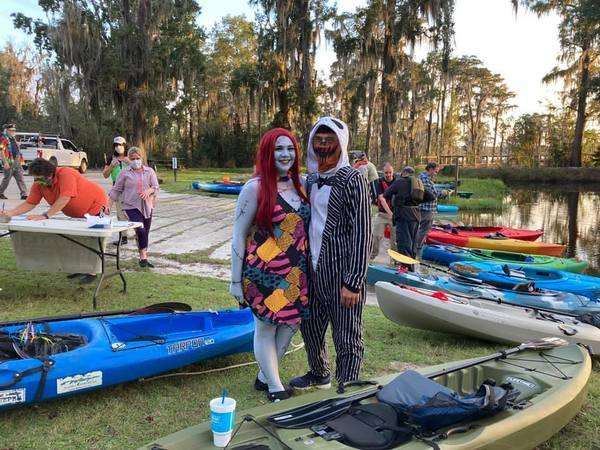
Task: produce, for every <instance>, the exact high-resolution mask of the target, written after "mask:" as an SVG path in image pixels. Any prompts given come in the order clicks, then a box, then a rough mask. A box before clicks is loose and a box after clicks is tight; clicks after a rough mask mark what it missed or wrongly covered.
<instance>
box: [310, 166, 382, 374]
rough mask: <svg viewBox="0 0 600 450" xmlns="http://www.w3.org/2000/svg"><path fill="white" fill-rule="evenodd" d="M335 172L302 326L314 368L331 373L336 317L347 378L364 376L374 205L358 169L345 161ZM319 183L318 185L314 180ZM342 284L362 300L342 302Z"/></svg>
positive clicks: (339, 364) (339, 369)
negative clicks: (364, 319) (330, 336)
mask: <svg viewBox="0 0 600 450" xmlns="http://www.w3.org/2000/svg"><path fill="white" fill-rule="evenodd" d="M334 177H335V180H334V181H333V186H332V188H331V194H330V197H329V202H328V205H327V220H326V222H325V228H324V230H323V238H322V239H323V240H322V244H321V250H320V254H319V257H318V261H317V265H316V268H313V267H312V264H309V265H310V277H309V287H310V319H308V320H305V321H303V322H302V325H301V331H302V336H303V338H304V342H305V344H306V352H307V354H308V363H309V366H310V370H311V372H313V373H314V374H315V375H317V376H320V377H323V376H327V375H329V374H330V369H329V361H328V356H327V347H326V344H325V332H326V330H327V326H328V325H329V323H331V325H332V334H333V341H334V344H335V349H336V353H337V359H336V374H335V377H336V379H337V381H338V383H341V382H345V381H352V380H356V379H358V375H359V372H360V368H361V364H362V359H363V353H364V344H363V334H362V312H363V306H364V301H365V279H366V274H367V265H368V260H369V249H370V240H371V211H370V198H369V188H368V185H367V182H366V180H365V178H364V177H363V176H362V175H360V173H359V172H358V171H357V170H355V169H353V168H352V167H350V166H345V167H341V168H340V169H339V170H338V171H337V172H336V174H335V175H334ZM309 183H311V180H310V179H309ZM313 189H317V185H311V187H310V190H311V191H312V190H313ZM311 194H312V192H311ZM317 195H318V194H317ZM342 286H345V287H346V288H348V289H349V290H351V291H353V292H359V293H360V302H359V303H358V304H357V305H355V306H353V307H352V308H346V307H344V306H342V304H341V289H342Z"/></svg>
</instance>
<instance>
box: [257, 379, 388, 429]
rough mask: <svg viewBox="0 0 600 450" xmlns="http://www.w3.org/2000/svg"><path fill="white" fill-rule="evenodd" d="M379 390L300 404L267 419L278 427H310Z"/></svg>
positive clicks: (335, 415) (334, 415)
mask: <svg viewBox="0 0 600 450" xmlns="http://www.w3.org/2000/svg"><path fill="white" fill-rule="evenodd" d="M377 392H379V388H377V389H371V390H368V391H366V392H360V393H357V394H354V395H350V396H348V397H334V398H329V399H326V400H321V401H318V402H314V403H309V404H308V405H303V406H299V407H297V408H294V409H290V410H289V411H284V412H282V413H279V414H275V415H273V416H270V417H268V418H267V420H268V421H269V422H270V423H272V424H273V425H275V426H276V427H278V428H291V429H297V428H308V427H310V426H312V425H316V424H320V423H323V422H324V421H325V420H329V419H333V418H335V417H337V416H339V415H341V414H343V413H344V412H346V411H347V410H348V409H349V408H350V406H352V405H353V404H354V403H356V402H359V401H361V400H364V399H366V398H369V397H373V396H374V395H376V394H377Z"/></svg>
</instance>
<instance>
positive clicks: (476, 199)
mask: <svg viewBox="0 0 600 450" xmlns="http://www.w3.org/2000/svg"><path fill="white" fill-rule="evenodd" d="M251 175H252V169H250V168H247V169H184V170H180V171H178V173H177V182H176V183H175V181H174V179H173V172H172V171H170V170H166V169H161V170H159V172H158V176H159V177H160V178H162V179H163V181H164V182H163V184H162V185H161V189H164V190H165V191H167V192H172V193H195V194H198V195H219V194H210V193H205V192H200V191H195V190H193V189H192V187H191V185H192V181H221V180H222V179H223V177H226V176H227V177H229V178H230V179H231V180H232V181H244V180H247V179H248V178H250V176H251ZM436 181H437V182H439V183H442V182H447V181H453V180H452V179H450V178H443V177H440V178H438V179H436ZM459 190H460V191H467V192H473V193H474V194H473V197H471V198H470V199H466V198H460V197H452V198H450V199H448V200H443V201H442V202H441V203H448V204H451V205H457V206H459V207H460V209H461V210H464V211H481V210H490V209H502V200H503V198H504V196H505V195H506V194H507V193H508V191H509V190H508V188H507V187H506V185H505V184H504V183H503V182H502V180H500V179H481V178H463V179H461V184H460V189H459ZM220 195H222V194H220Z"/></svg>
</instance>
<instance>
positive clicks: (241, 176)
mask: <svg viewBox="0 0 600 450" xmlns="http://www.w3.org/2000/svg"><path fill="white" fill-rule="evenodd" d="M251 175H252V168H247V169H182V170H178V171H177V182H175V180H174V178H173V171H172V170H168V169H159V171H158V177H159V178H162V179H163V184H161V189H164V190H165V191H167V192H172V193H177V194H179V193H192V192H193V193H197V194H199V195H215V194H207V193H201V192H200V191H195V190H193V189H192V181H217V182H219V181H222V180H223V177H229V178H230V180H231V181H245V180H247V179H248V178H250V176H251Z"/></svg>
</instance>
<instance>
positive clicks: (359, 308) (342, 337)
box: [330, 289, 365, 384]
mask: <svg viewBox="0 0 600 450" xmlns="http://www.w3.org/2000/svg"><path fill="white" fill-rule="evenodd" d="M360 296H361V301H360V302H359V303H358V304H356V305H354V306H353V307H352V308H346V307H345V306H342V304H341V302H340V301H332V302H331V303H330V309H331V325H332V335H333V343H334V345H335V351H336V354H337V357H336V370H335V378H336V380H337V382H338V384H340V383H344V382H347V381H353V380H358V377H359V373H360V368H361V366H362V360H363V354H364V341H363V330H362V315H363V308H364V304H365V291H364V289H363V290H362V291H361V293H360Z"/></svg>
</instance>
